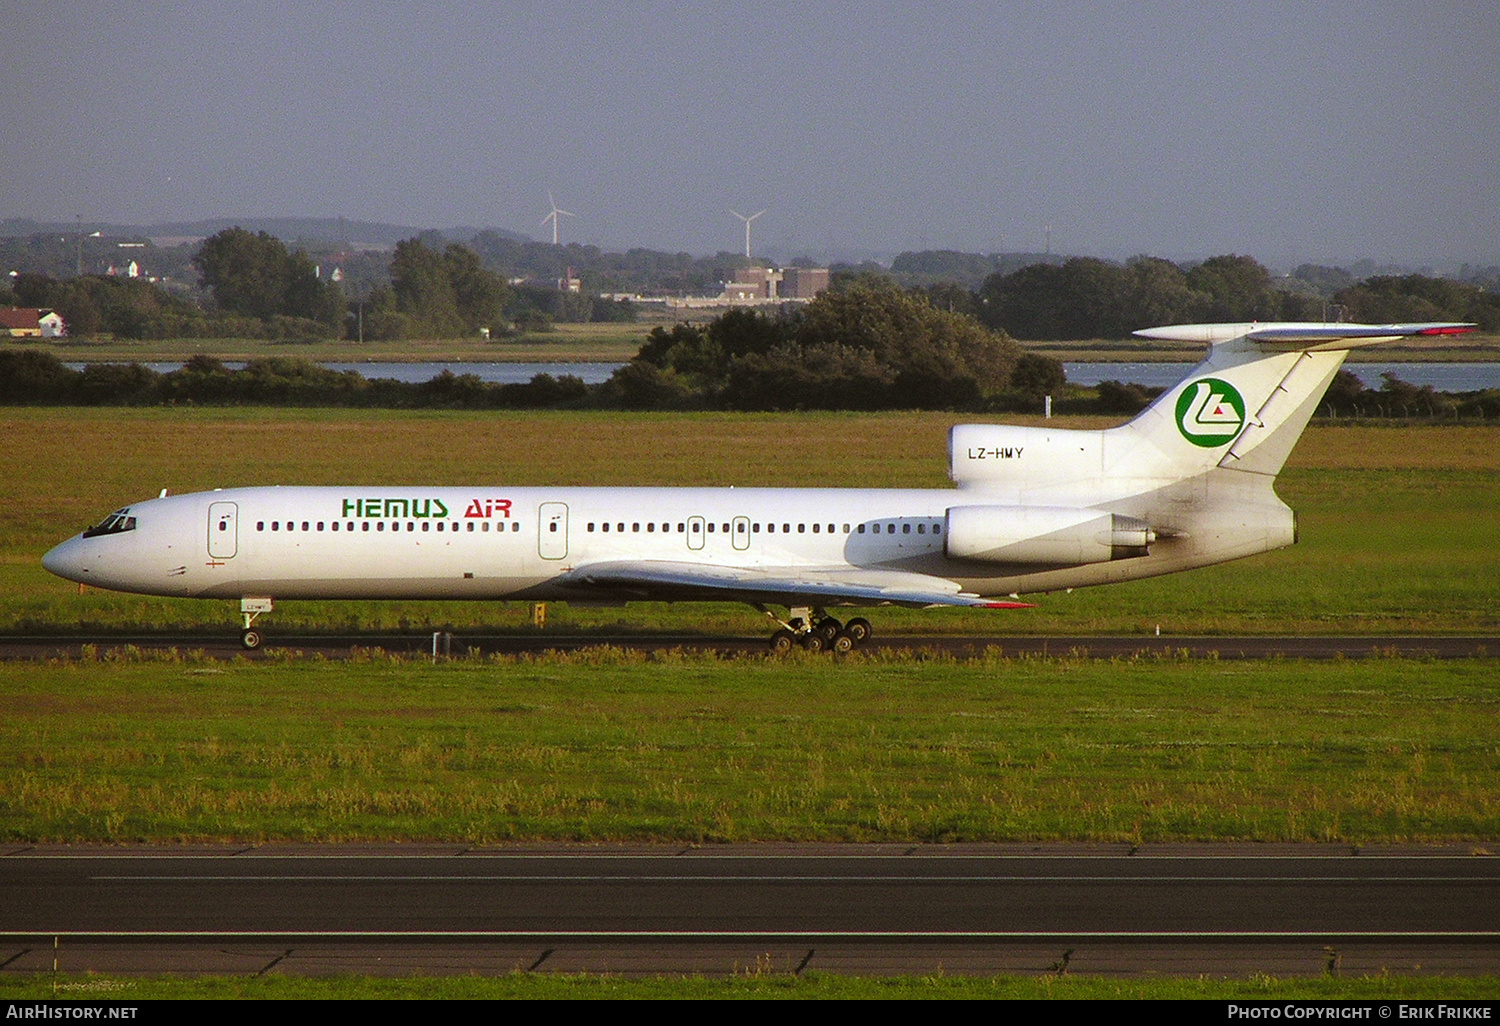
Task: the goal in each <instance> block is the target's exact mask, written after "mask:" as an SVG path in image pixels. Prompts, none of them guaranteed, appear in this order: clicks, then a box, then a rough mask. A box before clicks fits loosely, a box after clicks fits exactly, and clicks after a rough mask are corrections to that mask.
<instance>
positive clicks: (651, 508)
mask: <svg viewBox="0 0 1500 1026" xmlns="http://www.w3.org/2000/svg"><path fill="white" fill-rule="evenodd" d="M982 501H984V499H983V496H975V495H973V494H971V493H969V492H967V491H965V490H962V489H806V488H798V489H784V488H743V489H738V488H511V489H507V488H341V487H259V488H238V489H227V490H223V491H214V492H199V493H193V494H187V495H179V496H171V497H166V498H160V499H152V500H149V501H146V502H140V503H135V504H133V505H131V506H129V507H127V509H126V510H124V511H122V513H124V512H128V513H129V515H130V518H131V520H132V522H133V526H132V527H131V529H130V530H126V531H119V532H115V533H106V534H101V535H97V536H95V537H84V536H82V535H80V536H77V537H74V538H72V539H70V540H68V541H66V542H64V543H62V544H61V545H59V546H57V547H56V548H55V549H53V550H52V551H51V552H49V553H48V554H47V556H46V557H45V560H44V563H45V565H46V567H47V569H49V570H51V571H52V572H53V573H56V574H58V575H60V576H63V577H66V578H69V579H71V580H76V581H80V582H84V583H87V584H90V585H93V586H97V587H101V588H109V589H114V590H120V591H129V592H136V593H144V594H155V595H176V596H187V597H198V598H243V597H246V596H265V597H270V598H276V599H283V598H287V599H291V598H392V599H401V598H406V599H418V598H423V599H490V600H493V599H531V600H540V599H569V598H571V599H575V600H589V599H594V600H614V599H629V598H655V599H667V600H672V599H678V598H682V599H689V598H704V597H711V596H705V594H704V593H703V590H702V588H700V587H681V588H676V587H673V586H672V585H670V584H660V583H658V584H655V585H652V586H651V587H649V588H645V589H635V590H632V589H628V588H627V589H622V588H620V587H618V586H613V585H611V586H601V587H599V588H596V589H589V588H587V587H584V586H581V585H580V584H579V582H578V581H577V579H576V575H574V573H573V572H574V571H575V569H577V568H586V567H588V566H590V565H593V564H598V563H618V562H622V561H623V562H626V563H642V564H645V563H650V564H653V565H660V564H673V565H682V566H688V567H712V568H717V569H729V570H733V569H745V570H747V571H754V570H768V569H771V568H774V569H775V570H777V571H781V572H787V573H796V572H797V571H798V570H799V569H806V570H807V571H809V572H812V571H818V572H826V571H828V570H829V568H848V569H850V570H868V571H884V572H899V573H906V574H920V575H924V576H927V577H931V578H934V579H937V580H941V581H942V582H944V583H945V584H948V585H949V587H950V588H951V590H953V591H955V592H958V591H962V592H965V593H969V594H978V595H1003V594H1009V593H1011V592H1015V591H1018V590H1048V589H1052V588H1060V587H1073V586H1080V585H1084V584H1093V583H1102V582H1105V581H1113V580H1123V579H1127V578H1130V577H1139V576H1149V575H1153V574H1157V573H1166V572H1170V571H1172V570H1177V569H1182V568H1184V567H1185V566H1187V565H1198V564H1200V563H1206V562H1214V561H1217V559H1222V558H1225V557H1224V555H1222V554H1220V555H1218V556H1217V557H1215V558H1207V554H1206V553H1195V552H1193V551H1190V548H1189V547H1187V546H1184V545H1183V544H1175V545H1174V543H1173V541H1172V540H1171V539H1165V540H1163V541H1161V542H1158V543H1157V546H1156V548H1155V549H1154V550H1153V552H1152V553H1151V554H1150V555H1143V556H1141V557H1139V558H1135V559H1126V560H1118V561H1114V562H1104V563H1096V564H1092V565H1085V566H1072V567H1065V566H1038V565H1034V564H1028V565H1012V564H1006V563H994V562H985V561H976V560H966V559H964V560H960V559H951V558H949V557H948V556H947V554H946V551H945V541H946V537H945V533H944V531H945V528H946V518H947V513H948V511H949V510H950V509H952V508H954V507H955V506H962V505H971V504H973V503H975V502H982ZM1276 505H1277V506H1280V504H1279V503H1277V504H1276ZM1280 508H1281V509H1283V510H1284V509H1285V507H1280ZM1289 540H1290V539H1289V538H1286V539H1283V540H1281V541H1279V542H1278V544H1286V542H1287V541H1289ZM1267 547H1274V546H1268V545H1266V544H1264V540H1263V536H1258V540H1257V542H1256V544H1255V548H1254V550H1255V551H1259V550H1262V549H1264V548H1267ZM1193 548H1196V547H1193ZM1174 554H1175V555H1174ZM1236 554H1244V553H1243V552H1240V553H1236ZM721 590H722V592H723V594H722V596H719V597H722V598H725V599H741V598H743V599H747V600H755V599H757V598H767V600H771V599H770V598H768V597H767V596H764V595H759V596H757V595H753V594H748V593H747V594H739V593H737V592H736V591H735V589H734V588H733V587H732V586H729V587H725V588H723V589H721ZM871 604H878V600H877V602H873V603H871Z"/></svg>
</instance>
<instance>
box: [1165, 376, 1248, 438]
mask: <svg viewBox="0 0 1500 1026" xmlns="http://www.w3.org/2000/svg"><path fill="white" fill-rule="evenodd" d="M1244 426H1245V400H1244V399H1242V398H1241V397H1240V393H1239V392H1238V391H1237V390H1236V389H1235V387H1234V386H1233V385H1231V384H1230V383H1229V382H1227V381H1221V380H1219V379H1218V378H1201V379H1200V380H1198V381H1195V382H1193V383H1192V384H1191V385H1188V386H1187V388H1184V389H1183V390H1182V395H1180V396H1178V397H1177V430H1179V431H1181V432H1182V437H1183V438H1186V439H1187V440H1188V441H1189V442H1192V443H1193V444H1194V445H1201V446H1203V447H1204V448H1208V449H1212V448H1214V447H1216V446H1220V445H1227V444H1229V442H1230V441H1232V440H1233V439H1234V436H1235V435H1237V434H1239V433H1240V428H1242V427H1244Z"/></svg>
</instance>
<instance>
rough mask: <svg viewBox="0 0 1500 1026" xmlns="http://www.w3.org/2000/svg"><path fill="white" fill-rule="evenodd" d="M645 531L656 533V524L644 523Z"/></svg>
mask: <svg viewBox="0 0 1500 1026" xmlns="http://www.w3.org/2000/svg"><path fill="white" fill-rule="evenodd" d="M646 533H647V534H655V533H656V525H655V524H647V525H646Z"/></svg>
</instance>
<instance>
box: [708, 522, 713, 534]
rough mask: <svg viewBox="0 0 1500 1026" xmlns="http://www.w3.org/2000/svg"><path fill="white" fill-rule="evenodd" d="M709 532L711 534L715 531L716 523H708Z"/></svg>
mask: <svg viewBox="0 0 1500 1026" xmlns="http://www.w3.org/2000/svg"><path fill="white" fill-rule="evenodd" d="M708 533H709V534H713V533H714V525H713V524H709V525H708Z"/></svg>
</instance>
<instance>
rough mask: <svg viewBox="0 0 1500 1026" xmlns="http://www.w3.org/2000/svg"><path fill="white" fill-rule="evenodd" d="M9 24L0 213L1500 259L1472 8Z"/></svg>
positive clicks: (729, 10) (241, 17)
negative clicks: (1048, 238) (741, 216)
mask: <svg viewBox="0 0 1500 1026" xmlns="http://www.w3.org/2000/svg"><path fill="white" fill-rule="evenodd" d="M0 11H3V20H0V25H3V27H4V31H3V32H0V123H3V124H5V125H6V127H7V130H8V131H7V134H8V136H9V139H10V142H9V144H8V145H7V146H6V148H5V149H6V152H5V154H4V156H3V157H0V216H12V217H36V218H42V219H57V220H73V219H74V218H75V217H82V218H83V219H84V220H97V221H110V222H122V223H153V222H161V221H167V220H187V219H196V218H206V217H249V216H312V217H338V216H343V217H348V218H351V219H359V220H370V221H386V222H394V223H397V224H410V225H415V226H422V227H450V226H456V225H485V226H496V227H502V228H508V229H511V230H514V231H520V232H525V233H527V234H530V235H532V236H533V237H535V238H544V237H548V238H550V229H546V228H543V227H541V226H540V224H539V222H540V220H541V218H542V217H543V216H544V215H545V214H546V213H547V211H548V205H547V190H548V189H551V190H552V191H553V192H554V193H555V194H556V197H557V202H558V204H559V205H560V206H562V207H564V208H565V209H567V210H570V211H573V212H574V213H575V214H576V215H577V217H576V218H571V219H569V218H564V219H563V226H562V230H563V238H564V239H565V240H576V241H582V242H588V243H594V244H597V245H600V246H603V247H606V248H609V249H619V248H624V247H629V246H646V247H650V248H655V249H672V250H678V249H680V250H687V251H689V252H693V253H709V252H714V251H716V250H721V249H729V250H733V249H737V248H739V247H740V246H742V245H743V239H744V230H743V227H742V225H741V224H740V222H739V221H737V220H735V218H734V217H733V216H732V215H731V214H730V213H729V212H728V211H729V208H731V207H732V208H735V209H737V210H740V211H742V212H744V213H753V212H754V211H756V210H760V209H761V208H763V207H764V208H767V211H768V212H767V213H766V214H765V215H764V216H763V217H761V218H760V219H759V220H758V221H756V222H755V241H756V249H757V250H758V251H763V252H766V253H767V254H776V255H780V256H781V257H783V258H789V257H793V256H796V255H798V254H800V253H808V254H810V255H814V256H826V255H828V254H830V253H843V254H848V253H851V252H855V251H871V252H880V253H887V254H894V253H897V252H900V251H901V250H904V249H929V248H930V249H939V248H943V249H948V248H951V249H960V250H970V251H994V250H1000V249H1005V250H1021V249H1033V250H1039V249H1041V248H1042V247H1043V245H1044V234H1043V232H1044V226H1045V225H1047V224H1048V223H1050V224H1051V225H1052V246H1053V249H1054V250H1055V251H1059V252H1069V253H1092V254H1096V255H1100V256H1111V257H1125V256H1129V255H1131V254H1134V253H1141V252H1145V253H1151V254H1154V255H1160V256H1168V257H1174V258H1186V257H1192V256H1207V255H1211V254H1216V253H1227V252H1239V253H1249V254H1251V255H1254V256H1256V257H1257V258H1259V259H1261V260H1262V261H1263V262H1266V263H1269V264H1275V265H1282V266H1286V265H1290V264H1293V263H1298V262H1302V261H1315V262H1348V261H1349V260H1353V259H1357V258H1359V257H1370V258H1373V259H1375V260H1377V261H1382V262H1385V261H1393V262H1401V263H1407V264H1421V263H1433V264H1447V263H1450V262H1456V261H1461V260H1467V261H1477V262H1484V263H1500V212H1497V211H1500V203H1497V195H1496V193H1497V186H1500V85H1497V82H1500V10H1497V8H1496V6H1495V4H1494V0H1472V2H1468V0H1421V2H1410V3H1408V2H1404V0H1376V2H1368V0H1366V2H1359V3H1355V2H1348V3H1343V2H1332V0H1327V2H1315V0H1307V2H1278V0H1265V2H1260V3H1254V4H1249V3H1243V4H1241V3H1220V4H1207V3H1201V2H1200V3H1151V2H1148V0H1135V2H1130V3H1119V4H1114V3H1089V2H1086V0H1038V2H1033V3H1019V2H1017V3H1009V2H998V0H989V2H968V0H966V2H947V3H945V2H941V0H938V2H932V0H929V2H925V3H869V2H863V3H832V2H822V0H800V2H797V3H788V4H776V3H772V4H766V3H739V4H736V3H725V2H718V3H712V4H710V3H706V2H701V3H682V4H674V3H613V4H612V3H597V2H596V3H583V4H575V3H570V2H566V0H549V2H546V3H504V4H499V3H495V4H491V3H458V2H451V3H417V2H412V3H398V2H387V3H370V4H363V3H316V2H311V0H303V2H294V3H258V2H254V0H245V2H241V3H237V4H228V3H223V2H222V0H220V2H214V3H196V2H158V0H130V2H121V3H115V4H108V5H106V4H101V3H97V2H83V3H72V2H54V0H0Z"/></svg>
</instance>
